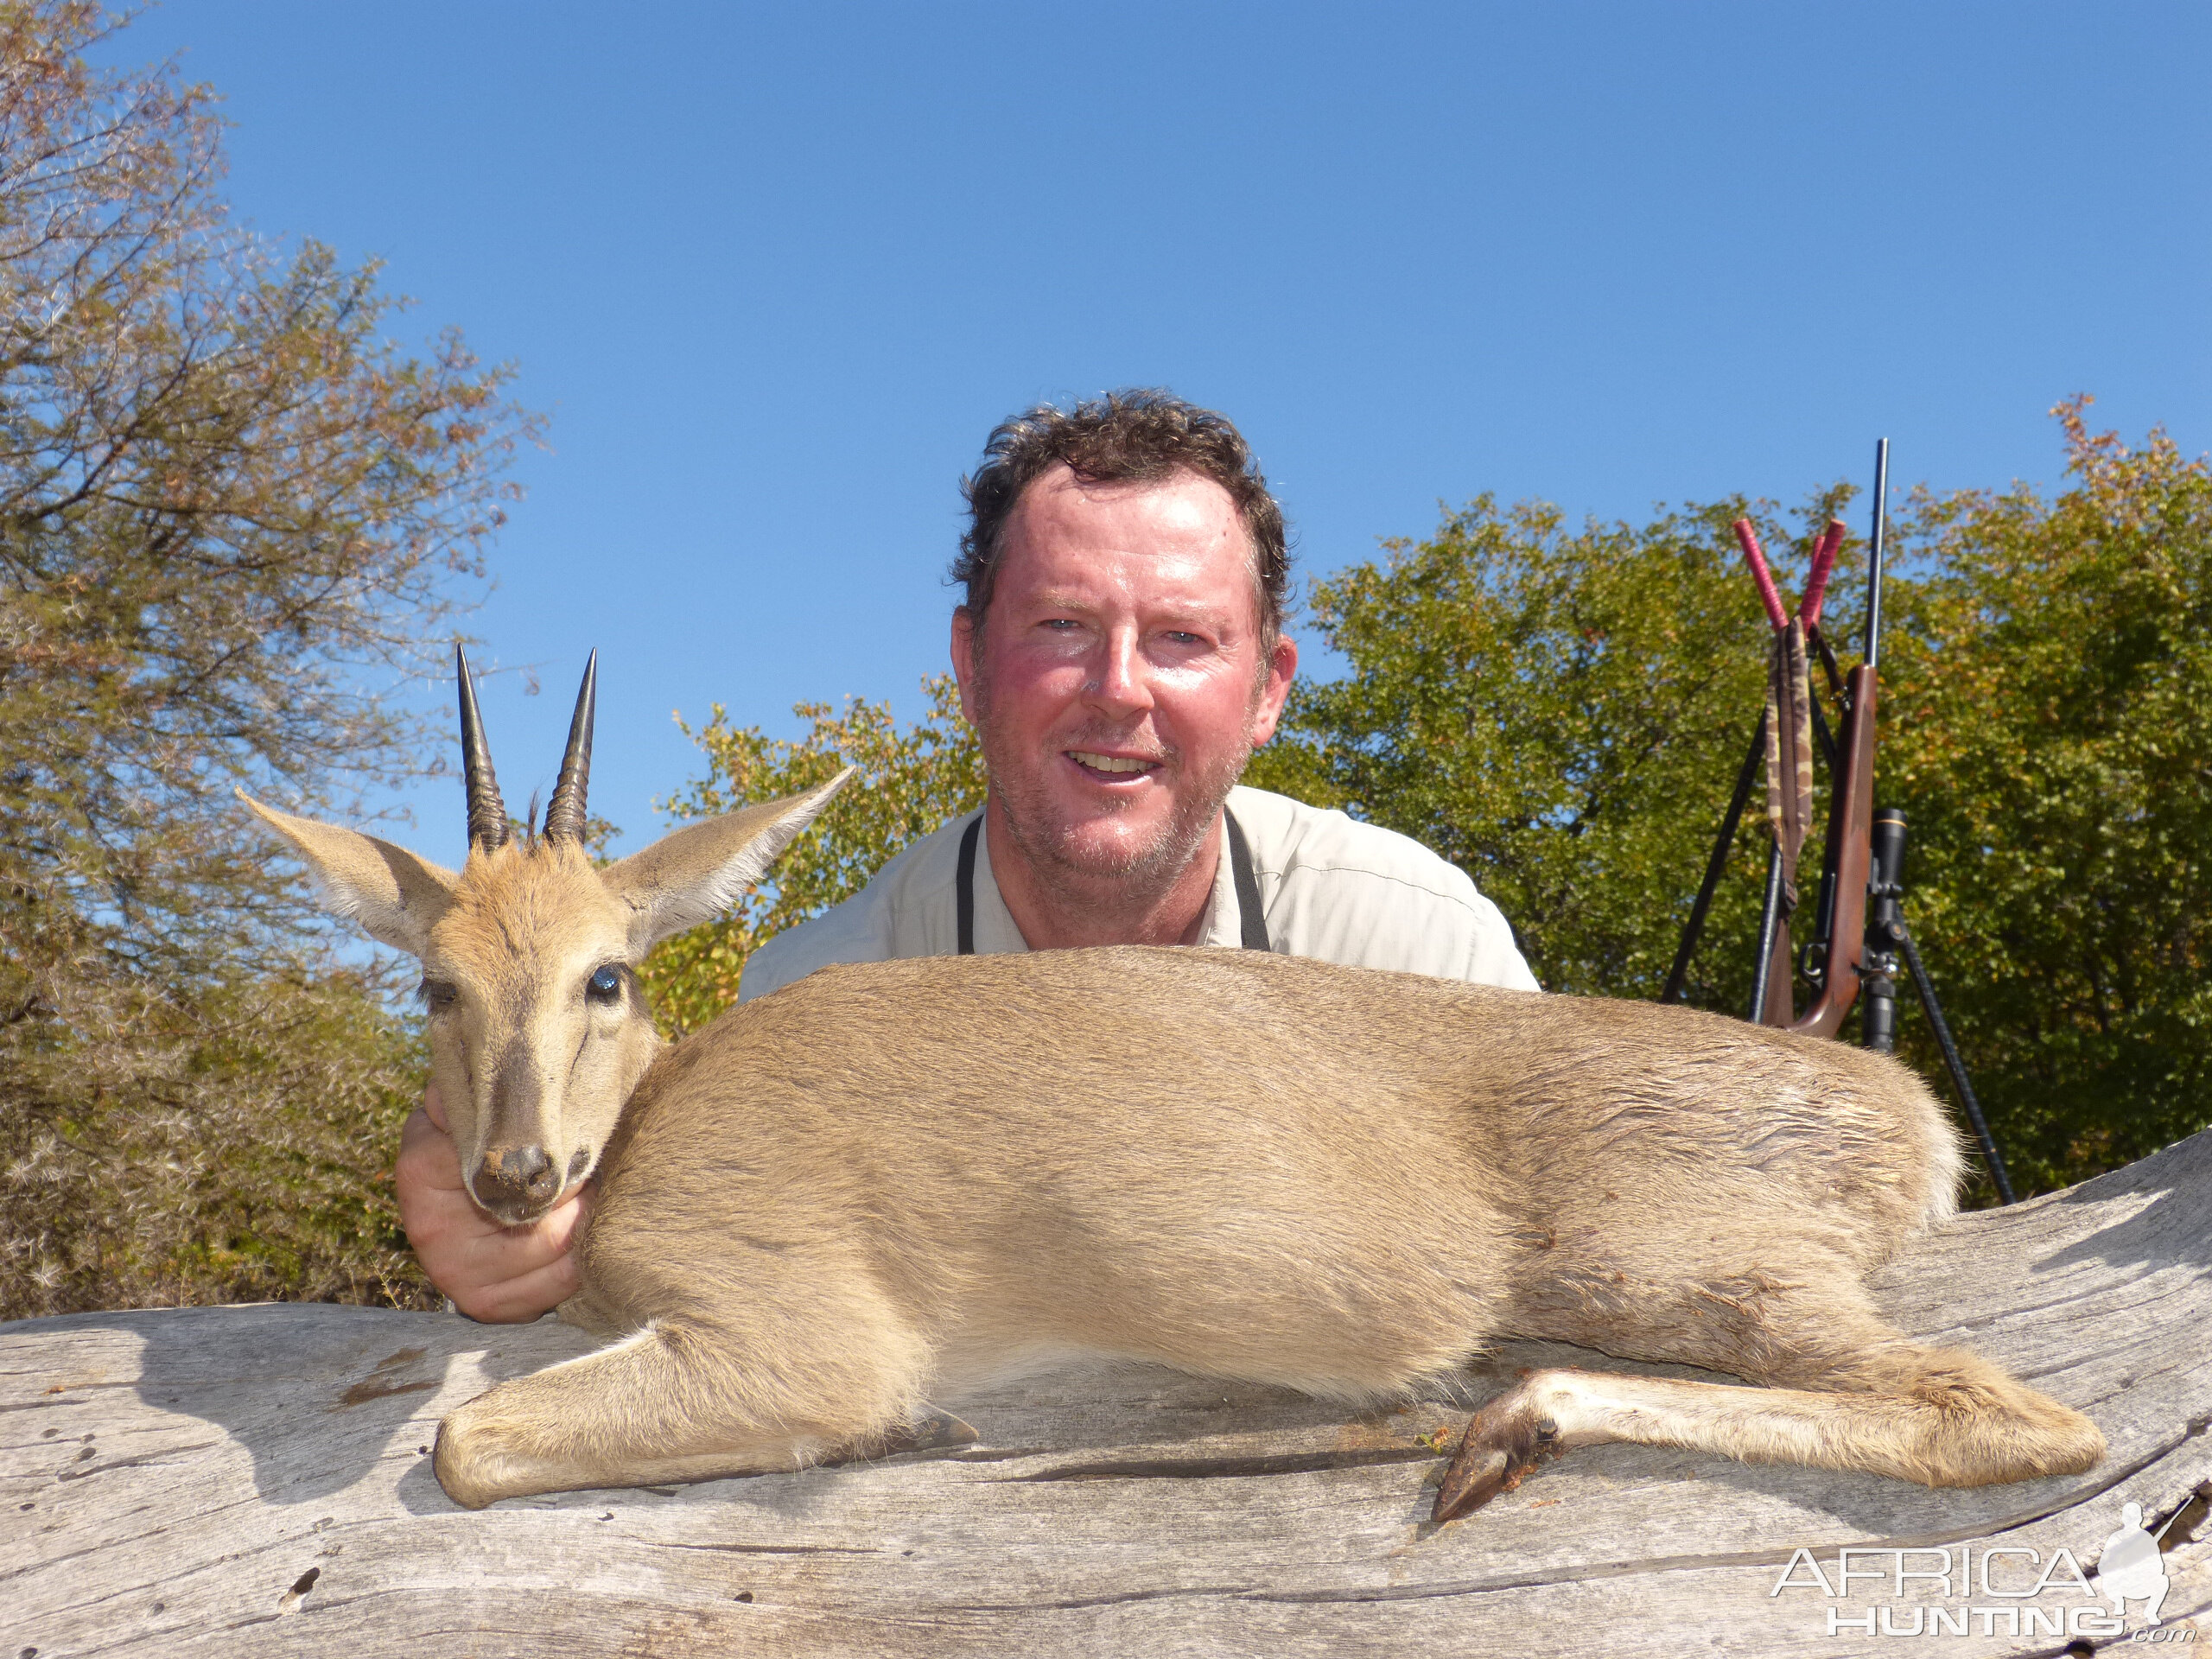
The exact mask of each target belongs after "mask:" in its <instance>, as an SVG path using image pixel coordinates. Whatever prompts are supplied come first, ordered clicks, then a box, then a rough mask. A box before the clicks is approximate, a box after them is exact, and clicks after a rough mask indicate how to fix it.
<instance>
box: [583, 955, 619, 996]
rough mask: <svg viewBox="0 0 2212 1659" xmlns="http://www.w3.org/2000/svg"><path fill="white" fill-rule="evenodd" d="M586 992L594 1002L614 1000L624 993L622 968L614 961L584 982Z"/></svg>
mask: <svg viewBox="0 0 2212 1659" xmlns="http://www.w3.org/2000/svg"><path fill="white" fill-rule="evenodd" d="M584 993H585V995H588V996H589V997H590V998H591V1000H592V1001H594V1002H613V1001H618V1000H620V997H621V995H622V970H621V969H619V968H617V967H616V966H615V965H614V964H613V963H607V965H606V966H604V967H602V968H601V969H599V971H598V972H596V973H594V975H593V976H591V977H590V978H589V979H588V980H586V981H585V982H584Z"/></svg>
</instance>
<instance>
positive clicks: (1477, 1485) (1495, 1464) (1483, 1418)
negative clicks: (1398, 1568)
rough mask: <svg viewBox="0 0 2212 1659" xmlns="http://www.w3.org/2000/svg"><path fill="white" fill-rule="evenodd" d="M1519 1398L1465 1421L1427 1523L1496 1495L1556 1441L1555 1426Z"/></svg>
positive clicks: (1515, 1394) (1454, 1516)
mask: <svg viewBox="0 0 2212 1659" xmlns="http://www.w3.org/2000/svg"><path fill="white" fill-rule="evenodd" d="M1524 1395H1525V1391H1524V1390H1522V1389H1514V1390H1513V1391H1512V1392H1511V1393H1510V1394H1509V1395H1506V1396H1505V1397H1504V1398H1503V1399H1501V1400H1493V1401H1491V1403H1490V1404H1488V1405H1486V1406H1484V1408H1482V1409H1481V1410H1480V1411H1478V1412H1477V1413H1476V1414H1474V1416H1473V1417H1472V1418H1471V1419H1469V1420H1468V1423H1467V1432H1466V1434H1465V1437H1463V1438H1462V1439H1461V1440H1460V1441H1459V1452H1458V1454H1457V1455H1456V1456H1454V1457H1453V1458H1452V1466H1451V1467H1450V1468H1448V1469H1446V1471H1444V1479H1443V1482H1442V1484H1440V1485H1439V1486H1438V1487H1437V1490H1436V1507H1435V1509H1434V1510H1431V1511H1430V1514H1429V1518H1430V1519H1431V1520H1432V1521H1456V1520H1458V1519H1459V1517H1460V1516H1463V1515H1471V1514H1473V1513H1474V1512H1475V1511H1476V1510H1479V1509H1480V1508H1482V1506H1483V1505H1484V1504H1485V1503H1489V1502H1490V1501H1491V1499H1492V1498H1493V1497H1497V1495H1498V1494H1499V1493H1500V1492H1510V1491H1512V1490H1513V1489H1514V1488H1515V1487H1516V1486H1518V1485H1519V1484H1521V1483H1522V1480H1523V1479H1524V1478H1526V1477H1527V1475H1528V1473H1529V1471H1530V1470H1531V1469H1533V1468H1535V1466H1536V1459H1538V1458H1539V1457H1540V1456H1541V1454H1542V1453H1543V1452H1544V1451H1545V1450H1546V1448H1548V1447H1549V1446H1553V1445H1554V1444H1555V1443H1556V1442H1557V1440H1558V1439H1559V1428H1558V1427H1557V1425H1555V1424H1554V1423H1553V1422H1552V1421H1550V1420H1549V1419H1548V1418H1546V1417H1544V1416H1543V1415H1541V1414H1540V1413H1538V1412H1537V1411H1536V1410H1535V1409H1534V1408H1532V1407H1530V1406H1529V1404H1528V1403H1527V1402H1526V1399H1525V1397H1524Z"/></svg>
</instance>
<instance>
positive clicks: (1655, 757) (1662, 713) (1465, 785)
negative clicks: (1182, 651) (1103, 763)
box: [1246, 492, 1837, 1007]
mask: <svg viewBox="0 0 2212 1659" xmlns="http://www.w3.org/2000/svg"><path fill="white" fill-rule="evenodd" d="M1836 503H1837V493H1834V492H1831V493H1829V494H1828V495H1826V496H1823V497H1821V498H1820V499H1818V500H1816V501H1815V503H1814V504H1813V505H1812V507H1811V509H1810V510H1809V511H1808V513H1807V515H1806V524H1807V526H1808V532H1809V533H1808V536H1807V537H1805V538H1804V539H1803V540H1802V543H1800V544H1799V549H1798V551H1799V555H1800V556H1807V555H1809V553H1810V550H1811V535H1812V534H1814V533H1817V531H1818V530H1819V528H1820V526H1821V525H1822V524H1825V523H1826V522H1827V516H1828V513H1829V512H1830V510H1831V509H1832V508H1833V507H1834V505H1836ZM1747 513H1750V514H1751V515H1752V516H1753V517H1754V518H1756V519H1757V520H1758V523H1759V524H1760V530H1761V534H1762V537H1763V539H1764V541H1765V543H1766V544H1767V546H1768V548H1769V550H1770V553H1773V554H1776V555H1777V556H1781V559H1782V563H1784V564H1786V563H1788V557H1787V553H1786V550H1787V549H1788V548H1789V541H1788V539H1787V537H1785V535H1784V534H1783V531H1781V530H1780V529H1779V528H1778V527H1777V525H1776V524H1774V522H1773V521H1772V519H1771V517H1770V515H1769V514H1766V513H1760V512H1754V511H1753V509H1752V508H1751V505H1750V504H1747V503H1745V502H1742V501H1729V502H1723V503H1719V504H1718V505H1712V506H1706V507H1694V508H1688V509H1686V510H1685V511H1683V512H1680V513H1675V514H1670V515H1669V516H1667V517H1664V518H1660V519H1658V520H1656V522H1654V523H1652V524H1647V525H1645V526H1643V527H1642V528H1640V529H1632V528H1630V526H1628V525H1625V524H1611V525H1606V524H1586V525H1584V526H1583V527H1582V528H1581V529H1580V530H1577V531H1569V530H1567V528H1566V527H1565V525H1564V524H1563V523H1562V522H1561V518H1560V514H1559V512H1557V511H1556V510H1555V509H1554V508H1551V507H1548V506H1544V505H1523V506H1516V507H1513V508H1510V509H1501V508H1500V507H1499V506H1498V505H1497V503H1496V502H1495V500H1493V499H1491V498H1490V497H1487V496H1484V497H1482V498H1479V499H1477V500H1476V501H1474V502H1473V503H1471V505H1469V506H1467V507H1466V508H1465V510H1464V511H1462V512H1457V513H1454V514H1452V516H1451V517H1450V518H1446V520H1445V522H1444V524H1443V526H1442V527H1441V529H1440V531H1438V533H1437V535H1436V536H1435V537H1433V538H1432V539H1431V540H1429V541H1427V542H1423V543H1418V544H1414V543H1407V542H1393V543H1388V544H1387V546H1386V556H1385V557H1384V558H1383V560H1382V561H1381V562H1379V563H1365V564H1360V565H1356V566H1353V567H1351V569H1346V570H1344V572H1342V573H1340V574H1339V575H1337V576H1336V577H1334V578H1332V579H1331V580H1329V581H1326V582H1320V583H1318V584H1317V585H1316V586H1315V588H1314V590H1313V597H1312V601H1311V607H1312V613H1313V617H1314V619H1315V620H1316V621H1317V622H1319V625H1320V626H1321V627H1322V628H1323V630H1324V631H1325V632H1326V634H1327V636H1328V638H1329V640H1330V642H1331V643H1332V645H1334V646H1335V647H1336V648H1337V649H1338V650H1339V651H1341V652H1344V655H1345V656H1347V657H1348V658H1351V663H1352V668H1353V671H1352V673H1351V676H1350V677H1347V678H1344V679H1342V680H1338V681H1333V682H1326V683H1301V684H1300V686H1299V687H1298V688H1297V689H1296V690H1295V691H1294V695H1293V697H1292V701H1291V705H1290V708H1289V709H1288V711H1287V716H1286V719H1285V721H1284V724H1283V732H1282V734H1281V736H1279V737H1278V738H1277V739H1276V741H1275V742H1274V745H1272V746H1271V747H1269V748H1268V749H1265V750H1262V752H1261V753H1259V754H1258V755H1257V756H1255V759H1254V763H1253V766H1252V769H1251V771H1250V772H1249V773H1248V774H1247V777H1246V781H1247V782H1249V783H1253V784H1255V785H1260V786H1261V787H1263V788H1273V789H1280V790H1282V791H1284V792H1286V793H1288V794H1294V795H1298V796H1300V797H1302V798H1306V799H1308V800H1311V801H1313V802H1314V803H1315V804H1326V805H1332V806H1344V807H1347V808H1349V809H1351V810H1353V811H1354V812H1355V813H1356V814H1357V815H1358V816H1361V817H1366V818H1369V819H1370V820H1372V821H1373V822H1376V823H1382V824H1385V825H1388V826H1389V828H1391V829H1397V830H1400V831H1402V832H1403V833H1405V834H1407V835H1409V836H1414V837H1415V838H1416V839H1417V840H1420V841H1422V842H1427V844H1428V845H1429V846H1431V847H1433V848H1434V849H1436V850H1437V851H1439V852H1440V853H1442V854H1443V855H1445V856H1446V858H1449V859H1451V860H1452V861H1454V862H1455V863H1457V864H1459V866H1460V867H1461V868H1464V869H1465V870H1466V871H1467V872H1468V873H1469V874H1471V875H1472V876H1473V877H1474V880H1475V883H1476V885H1477V886H1478V887H1481V888H1482V889H1483V890H1484V892H1485V893H1488V894H1489V895H1490V896H1491V898H1493V899H1496V900H1497V903H1498V906H1499V907H1500V908H1501V909H1502V910H1503V912H1505V914H1506V916H1507V917H1508V918H1510V920H1511V921H1512V922H1513V924H1514V927H1515V930H1516V934H1517V936H1518V938H1519V940H1520V943H1521V946H1522V950H1523V952H1524V953H1525V954H1526V955H1527V957H1528V958H1529V966H1530V967H1531V968H1533V969H1535V973H1536V976H1537V977H1538V978H1539V979H1540V980H1541V982H1543V983H1544V984H1545V986H1546V987H1548V988H1550V989H1552V990H1554V991H1567V992H1573V993H1576V994H1580V995H1608V996H1630V997H1646V998H1649V997H1656V995H1658V993H1659V988H1660V985H1661V983H1662V982H1663V981H1664V979H1665V977H1666V973H1667V969H1668V965H1669V963H1670V962H1671V961H1672V960H1673V957H1674V950H1675V929H1676V928H1677V927H1678V926H1679V925H1680V922H1681V918H1682V916H1683V914H1684V913H1685V912H1686V910H1687V908H1688V899H1689V890H1690V889H1694V886H1695V882H1696V878H1697V876H1698V874H1700V872H1701V871H1702V869H1703V867H1704V861H1705V857H1706V855H1707V851H1708V850H1709V849H1710V845H1711V842H1712V837H1713V830H1714V828H1715V826H1716V823H1717V821H1718V817H1719V810H1720V806H1721V804H1724V803H1725V802H1726V799H1727V796H1728V791H1729V790H1730V788H1731V787H1732V785H1733V784H1734V781H1735V775H1736V769H1737V767H1738V765H1739V764H1740V763H1741V760H1742V758H1743V753H1744V748H1745V744H1746V743H1747V742H1748V741H1749V740H1750V737H1751V728H1752V726H1753V725H1754V724H1755V723H1756V721H1757V720H1758V710H1759V707H1760V698H1761V696H1762V691H1761V687H1762V684H1763V674H1764V667H1763V664H1764V658H1763V655H1762V653H1763V652H1764V649H1765V641H1766V639H1767V629H1766V625H1765V621H1764V617H1763V615H1762V614H1761V613H1760V612H1759V610H1758V604H1757V601H1755V600H1753V599H1752V598H1751V588H1750V584H1749V583H1748V582H1746V581H1745V578H1744V575H1743V574H1742V562H1741V555H1740V554H1738V551H1737V550H1736V545H1735V542H1734V539H1733V537H1732V535H1731V534H1730V531H1729V525H1730V524H1732V522H1733V520H1734V519H1736V518H1738V517H1740V516H1744V515H1745V514H1747ZM1747 601H1749V602H1748V603H1747ZM1747 816H1749V817H1750V818H1751V823H1747V825H1746V826H1745V829H1744V830H1743V832H1742V836H1741V841H1740V846H1739V856H1742V857H1744V858H1745V859H1747V860H1748V858H1749V857H1750V855H1751V849H1752V848H1753V846H1754V844H1755V843H1754V836H1755V835H1756V833H1757V831H1758V823H1760V822H1761V821H1760V820H1759V819H1758V816H1757V814H1756V813H1754V814H1751V815H1747ZM1686 873H1687V875H1686ZM1686 881H1687V884H1688V885H1687V887H1686V885H1685V884H1686ZM1757 903H1758V895H1757V893H1749V894H1746V893H1744V892H1742V891H1739V890H1738V887H1730V888H1729V889H1727V890H1726V892H1725V893H1724V894H1723V895H1722V898H1721V899H1720V901H1719V904H1717V905H1716V907H1715V911H1714V914H1713V919H1712V920H1711V922H1710V923H1709V924H1708V932H1707V937H1708V938H1711V939H1712V940H1713V948H1711V949H1708V950H1705V951H1703V952H1701V953H1700V957H1699V958H1698V960H1697V963H1696V964H1695V966H1696V974H1697V977H1695V978H1694V980H1693V985H1692V991H1693V1000H1694V1001H1700V1002H1702V1003H1707V1004H1711V1005H1713V1006H1722V1007H1734V1006H1735V1005H1736V1004H1737V1003H1738V1002H1739V1001H1741V1000H1742V998H1743V997H1744V996H1745V995H1748V989H1749V984H1750V971H1749V968H1748V965H1746V963H1745V962H1743V961H1739V958H1747V957H1748V955H1749V948H1748V945H1746V947H1745V949H1744V950H1736V949H1735V948H1734V944H1733V942H1734V941H1736V940H1738V938H1742V939H1745V940H1748V939H1749V938H1751V934H1752V932H1753V931H1754V930H1755V928H1756V926H1757V921H1758V917H1757Z"/></svg>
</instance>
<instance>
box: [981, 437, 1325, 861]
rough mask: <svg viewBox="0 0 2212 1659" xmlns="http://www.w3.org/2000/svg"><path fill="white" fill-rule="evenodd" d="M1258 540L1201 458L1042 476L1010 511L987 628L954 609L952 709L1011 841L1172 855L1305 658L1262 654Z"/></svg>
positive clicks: (1270, 717)
mask: <svg viewBox="0 0 2212 1659" xmlns="http://www.w3.org/2000/svg"><path fill="white" fill-rule="evenodd" d="M1261 652H1262V637H1261V631H1260V612H1259V594H1258V591H1257V588H1256V584H1255V580H1254V576H1253V556H1252V548H1251V543H1250V541H1249V538H1248V537H1247V536H1246V534H1245V531H1244V526H1243V522H1242V521H1241V520H1240V519H1239V518H1238V517H1237V514H1236V504H1235V502H1234V501H1232V500H1231V499H1230V495H1229V492H1228V491H1226V490H1224V489H1223V488H1222V487H1221V486H1220V485H1218V484H1216V483H1214V482H1213V481H1212V480H1209V479H1203V478H1199V477H1198V476H1196V475H1195V474H1186V473H1178V474H1173V476H1171V477H1169V478H1166V479H1163V480H1154V481H1150V482H1142V483H1116V484H1098V483H1085V482H1084V481H1082V480H1078V479H1077V478H1076V477H1075V476H1074V475H1073V474H1071V473H1070V472H1069V471H1068V469H1067V468H1066V467H1055V468H1053V469H1052V471H1051V472H1048V473H1046V474H1043V475H1041V476H1040V477H1039V478H1038V479H1037V480H1036V481H1035V482H1033V483H1032V484H1031V485H1030V486H1029V487H1028V488H1027V490H1025V491H1024V492H1023V493H1022V495H1021V499H1020V501H1019V502H1018V503H1016V505H1015V506H1014V512H1013V514H1012V515H1011V516H1010V517H1009V518H1008V519H1007V525H1006V532H1005V538H1004V541H1003V543H1001V555H1000V563H999V569H998V580H997V584H996V587H995V589H994V591H993V594H992V597H991V603H990V608H989V610H988V613H987V614H986V616H985V619H984V623H983V626H982V630H981V631H980V632H978V631H977V630H976V628H975V627H974V626H973V625H972V620H971V619H970V618H969V615H968V613H966V612H965V611H964V610H963V612H962V613H959V614H958V615H957V616H956V617H955V618H954V619H953V626H952V660H953V666H954V669H955V671H956V672H957V674H958V676H959V679H960V698H961V707H962V709H963V710H964V711H965V712H966V714H967V715H968V718H969V721H971V722H972V723H973V724H974V726H975V727H976V732H977V734H978V735H979V736H980V737H981V739H982V747H983V754H984V759H985V760H987V761H988V764H989V766H990V772H991V782H992V785H993V788H994V789H995V791H996V792H997V794H998V796H999V798H1000V800H1001V804H1002V806H1003V808H1004V810H1005V815H1006V818H1007V828H1008V829H1010V830H1011V831H1012V833H1013V835H1014V842H1015V844H1016V845H1018V846H1019V847H1020V849H1021V850H1022V851H1023V853H1024V854H1025V855H1027V856H1028V857H1029V859H1030V860H1031V861H1033V862H1034V863H1036V864H1037V865H1039V867H1041V868H1043V869H1046V870H1049V869H1051V868H1054V867H1058V868H1061V869H1064V870H1066V871H1068V872H1071V873H1079V874H1084V875H1090V876H1100V875H1135V876H1141V875H1144V874H1160V875H1162V876H1172V875H1173V874H1176V873H1179V871H1180V870H1181V869H1182V868H1184V866H1185V864H1186V862H1187V861H1188V860H1189V859H1190V857H1191V856H1192V854H1193V853H1195V852H1196V851H1197V849H1198V845H1199V843H1200V842H1202V841H1203V839H1204V838H1205V834H1206V832H1207V830H1208V829H1211V826H1212V823H1213V818H1214V814H1215V812H1216V810H1217V809H1218V808H1219V806H1220V804H1221V802H1222V799H1223V798H1224V796H1226V795H1227V793H1228V792H1229V788H1230V785H1232V784H1234V783H1235V782H1236V779H1237V777H1238V775H1239V774H1240V773H1241V772H1243V769H1244V763H1245V761H1246V760H1247V759H1248V758H1249V755H1250V753H1251V750H1252V748H1253V747H1254V746H1255V745H1257V744H1261V743H1264V742H1266V741H1268V738H1269V737H1270V736H1272V735H1273V734H1274V728H1275V721H1276V719H1277V717H1278V716H1279V715H1281V712H1282V704H1283V699H1284V697H1285V696H1287V695H1288V693H1289V690H1290V682H1291V676H1292V675H1293V673H1294V672H1295V671H1296V669H1297V666H1298V648H1297V646H1296V645H1294V644H1293V643H1292V642H1291V641H1290V640H1288V639H1278V640H1277V641H1276V642H1275V645H1274V649H1273V650H1272V652H1270V653H1269V654H1268V660H1267V661H1266V662H1265V663H1262V657H1261Z"/></svg>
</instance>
